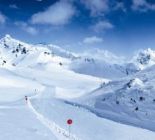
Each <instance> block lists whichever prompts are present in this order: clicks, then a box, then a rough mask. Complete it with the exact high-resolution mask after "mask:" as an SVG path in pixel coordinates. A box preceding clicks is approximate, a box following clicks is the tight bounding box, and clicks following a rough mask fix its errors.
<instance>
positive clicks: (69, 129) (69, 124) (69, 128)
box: [67, 119, 73, 137]
mask: <svg viewBox="0 0 155 140" xmlns="http://www.w3.org/2000/svg"><path fill="white" fill-rule="evenodd" d="M72 123H73V121H72V119H68V120H67V124H68V131H69V137H70V131H71V125H72Z"/></svg>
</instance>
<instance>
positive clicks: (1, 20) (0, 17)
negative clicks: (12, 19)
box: [0, 12, 6, 24]
mask: <svg viewBox="0 0 155 140" xmlns="http://www.w3.org/2000/svg"><path fill="white" fill-rule="evenodd" d="M5 21H6V17H5V16H4V15H3V14H2V13H1V12H0V23H1V24H4V23H5Z"/></svg>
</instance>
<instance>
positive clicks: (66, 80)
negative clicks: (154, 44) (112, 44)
mask: <svg viewBox="0 0 155 140" xmlns="http://www.w3.org/2000/svg"><path fill="white" fill-rule="evenodd" d="M144 52H145V51H144ZM149 54H151V56H150V57H149V59H148V60H145V56H144V55H140V56H141V57H137V56H135V57H134V59H136V58H137V59H136V60H137V61H133V60H132V61H127V62H126V61H125V60H124V58H122V57H121V58H120V57H117V56H115V55H113V54H112V53H110V52H108V51H102V52H101V51H99V50H98V51H96V53H95V55H91V52H89V51H88V54H82V53H81V54H76V53H73V52H69V51H66V50H64V49H63V48H61V47H58V46H55V45H51V44H50V45H45V44H36V45H33V44H28V43H24V42H21V41H19V40H17V39H14V38H12V37H11V36H10V35H6V36H5V37H4V38H2V39H1V40H0V91H1V92H0V123H1V126H0V139H6V140H12V139H14V140H21V139H22V140H34V139H37V140H103V139H107V140H114V139H115V140H131V139H132V140H137V139H141V140H154V139H155V132H154V131H155V123H154V122H155V120H154V118H155V112H154V110H155V106H154V105H155V97H154V92H155V89H154V82H155V75H154V71H155V66H152V65H153V64H154V63H153V62H154V57H153V56H154V52H153V51H152V50H150V49H149ZM140 58H142V59H144V61H145V63H142V64H141V61H140ZM146 58H148V57H147V56H146ZM112 60H113V61H112ZM146 61H147V62H146ZM139 62H140V63H139ZM141 65H145V67H143V68H142V66H141ZM142 69H143V70H142ZM113 79H115V80H113ZM68 119H72V120H73V124H72V126H71V129H70V133H69V129H68V125H67V123H66V121H67V120H68ZM131 125H132V126H131ZM133 125H134V126H133ZM140 127H142V128H140ZM150 130H152V131H150Z"/></svg>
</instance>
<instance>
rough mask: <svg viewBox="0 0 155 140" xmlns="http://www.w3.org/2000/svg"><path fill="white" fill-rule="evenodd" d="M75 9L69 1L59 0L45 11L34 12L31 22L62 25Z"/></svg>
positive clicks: (67, 20) (68, 19)
mask: <svg viewBox="0 0 155 140" xmlns="http://www.w3.org/2000/svg"><path fill="white" fill-rule="evenodd" d="M75 11H76V10H75V8H74V6H73V5H72V3H71V2H67V1H62V0H61V1H59V2H56V3H55V4H53V5H51V6H50V7H49V8H47V9H46V10H45V11H43V12H39V13H36V14H34V15H33V16H32V18H31V22H32V23H33V24H50V25H64V24H67V23H68V22H69V21H70V19H71V18H72V17H73V15H74V14H75Z"/></svg>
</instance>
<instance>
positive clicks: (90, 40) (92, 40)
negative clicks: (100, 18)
mask: <svg viewBox="0 0 155 140" xmlns="http://www.w3.org/2000/svg"><path fill="white" fill-rule="evenodd" d="M102 42H103V39H102V38H100V37H97V36H91V37H86V38H85V39H84V40H83V43H85V44H96V43H102Z"/></svg>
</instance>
